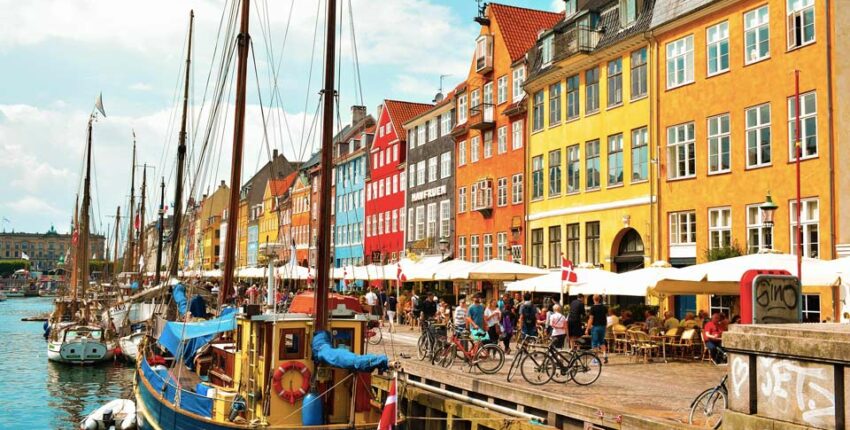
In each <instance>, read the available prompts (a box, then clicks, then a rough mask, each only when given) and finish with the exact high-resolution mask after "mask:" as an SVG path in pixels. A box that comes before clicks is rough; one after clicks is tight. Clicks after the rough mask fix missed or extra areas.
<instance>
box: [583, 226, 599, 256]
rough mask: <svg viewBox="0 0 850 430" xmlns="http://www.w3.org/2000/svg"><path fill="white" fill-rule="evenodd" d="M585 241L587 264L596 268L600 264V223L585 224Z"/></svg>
mask: <svg viewBox="0 0 850 430" xmlns="http://www.w3.org/2000/svg"><path fill="white" fill-rule="evenodd" d="M584 240H585V244H584V246H585V252H586V253H587V262H588V263H590V264H593V265H594V266H595V265H597V264H599V261H600V260H599V251H600V249H599V221H594V222H586V223H584Z"/></svg>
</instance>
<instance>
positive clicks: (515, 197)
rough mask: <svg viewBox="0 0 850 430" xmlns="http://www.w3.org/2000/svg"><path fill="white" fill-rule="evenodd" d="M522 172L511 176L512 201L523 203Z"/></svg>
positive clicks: (513, 202)
mask: <svg viewBox="0 0 850 430" xmlns="http://www.w3.org/2000/svg"><path fill="white" fill-rule="evenodd" d="M522 192H523V191H522V174H521V173H520V174H516V175H513V176H511V203H512V204H515V205H516V204H520V203H522Z"/></svg>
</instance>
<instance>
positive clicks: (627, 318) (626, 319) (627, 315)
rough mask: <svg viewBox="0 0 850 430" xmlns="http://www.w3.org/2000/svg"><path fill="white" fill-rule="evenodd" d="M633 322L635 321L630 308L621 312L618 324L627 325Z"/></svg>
mask: <svg viewBox="0 0 850 430" xmlns="http://www.w3.org/2000/svg"><path fill="white" fill-rule="evenodd" d="M634 323H635V319H634V317H633V316H632V311H630V310H625V311H623V314H622V315H621V316H620V324H622V325H624V326H626V327H628V326H630V325H632V324H634Z"/></svg>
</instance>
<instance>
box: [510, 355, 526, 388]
mask: <svg viewBox="0 0 850 430" xmlns="http://www.w3.org/2000/svg"><path fill="white" fill-rule="evenodd" d="M525 354H526V353H525V352H524V351H523V350H522V349H520V350H519V351H518V352H517V353H516V355H515V356H514V359H513V360H511V367H509V368H508V382H511V379H513V377H514V375H516V372H517V370H519V363H520V361H522V359H523V358H524V357H525Z"/></svg>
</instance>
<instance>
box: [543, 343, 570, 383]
mask: <svg viewBox="0 0 850 430" xmlns="http://www.w3.org/2000/svg"><path fill="white" fill-rule="evenodd" d="M557 354H558V360H557V361H556V360H555V357H554V356H551V355H550V356H548V357H546V360H549V362H548V363H546V366H547V367H551V368H552V380H553V381H555V382H557V383H559V384H566V383H567V382H570V379H572V377H573V376H572V372H571V371H570V366H569V364H568V363H569V362H570V360H572V358H573V355H572V354H571V353H570V352H569V351H558V352H557Z"/></svg>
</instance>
